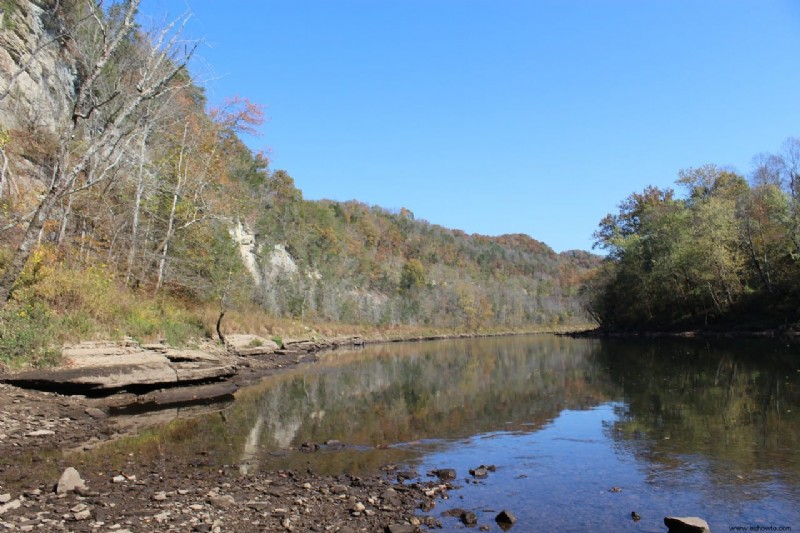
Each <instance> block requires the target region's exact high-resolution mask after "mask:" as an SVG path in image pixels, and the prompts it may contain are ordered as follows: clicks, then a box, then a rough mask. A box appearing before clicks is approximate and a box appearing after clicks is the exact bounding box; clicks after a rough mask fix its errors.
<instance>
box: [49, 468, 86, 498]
mask: <svg viewBox="0 0 800 533" xmlns="http://www.w3.org/2000/svg"><path fill="white" fill-rule="evenodd" d="M85 488H86V482H85V481H84V480H83V479H82V478H81V475H80V474H79V473H78V471H77V470H75V469H74V468H72V467H71V466H70V467H69V468H67V469H66V470H64V473H63V474H61V477H60V478H59V479H58V484H56V494H66V493H68V492H69V491H75V490H76V489H85Z"/></svg>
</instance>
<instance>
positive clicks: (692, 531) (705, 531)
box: [664, 516, 711, 533]
mask: <svg viewBox="0 0 800 533" xmlns="http://www.w3.org/2000/svg"><path fill="white" fill-rule="evenodd" d="M664 525H665V526H667V528H669V533H711V528H710V527H708V522H706V521H705V520H703V519H702V518H698V517H696V516H665V517H664Z"/></svg>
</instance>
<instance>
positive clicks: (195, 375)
mask: <svg viewBox="0 0 800 533" xmlns="http://www.w3.org/2000/svg"><path fill="white" fill-rule="evenodd" d="M63 356H64V359H65V365H64V367H63V368H60V369H56V370H35V371H31V372H21V373H19V374H12V375H8V376H4V378H3V381H5V382H6V383H10V384H12V385H17V386H21V387H35V388H39V389H42V390H55V391H60V392H77V393H80V394H89V395H103V394H108V393H112V392H116V391H119V390H127V389H132V390H138V391H143V390H153V389H156V388H161V387H171V386H183V385H191V384H199V383H205V382H211V381H216V380H219V379H223V378H227V377H230V376H232V375H233V374H235V373H236V366H235V365H234V364H232V363H230V362H228V361H225V360H223V359H221V358H219V357H216V356H214V355H212V354H209V353H207V352H204V351H201V350H178V349H174V348H170V347H168V346H164V345H147V346H139V345H137V344H136V343H134V342H131V341H127V342H123V343H118V344H117V343H82V344H79V345H78V346H75V347H72V348H68V349H65V350H64V352H63ZM225 394H229V391H227V392H225Z"/></svg>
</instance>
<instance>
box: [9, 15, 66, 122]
mask: <svg viewBox="0 0 800 533" xmlns="http://www.w3.org/2000/svg"><path fill="white" fill-rule="evenodd" d="M55 9H56V7H55V6H54V3H53V2H52V1H50V0H40V1H37V2H34V1H30V0H0V127H2V128H3V129H4V130H17V129H27V130H29V131H41V130H45V131H48V132H52V133H55V132H56V131H57V129H58V124H60V123H61V122H62V121H63V120H64V119H65V118H68V115H69V113H70V109H71V102H72V100H73V98H74V96H75V94H74V90H75V89H74V85H75V79H76V68H75V60H74V58H73V57H72V56H71V54H70V52H69V48H68V46H67V45H66V44H65V43H67V40H66V39H65V38H64V29H63V26H62V25H61V24H60V22H59V20H60V19H59V17H58V16H57V15H56V14H55V13H54V10H55Z"/></svg>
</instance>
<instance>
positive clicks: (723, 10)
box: [142, 0, 800, 251]
mask: <svg viewBox="0 0 800 533" xmlns="http://www.w3.org/2000/svg"><path fill="white" fill-rule="evenodd" d="M186 10H189V11H191V12H192V13H193V15H192V19H191V21H190V23H189V26H188V29H187V35H188V36H189V37H193V38H201V39H203V41H204V44H203V45H202V46H201V48H200V50H199V52H198V55H197V57H196V59H195V60H194V64H193V65H192V71H193V73H194V75H195V76H196V77H198V78H200V79H203V80H207V81H206V82H205V86H206V89H207V94H208V97H209V100H210V102H211V103H212V104H213V103H215V102H219V101H221V100H222V99H223V98H225V97H226V96H233V95H240V96H244V97H247V98H249V99H251V100H253V101H255V102H257V103H259V104H262V105H264V106H265V110H266V115H267V117H268V122H267V123H266V124H265V125H264V126H263V127H262V131H263V135H262V136H261V137H258V138H255V139H249V140H248V143H249V144H250V146H251V147H252V148H254V149H260V148H265V149H268V150H270V151H271V160H272V168H273V169H278V168H282V169H285V170H287V171H288V172H289V174H291V175H292V176H293V177H294V179H295V182H296V184H297V186H298V187H299V188H300V189H302V191H303V193H304V196H305V197H306V198H309V199H320V198H330V199H335V200H349V199H356V200H360V201H362V202H365V203H367V204H371V205H380V206H383V207H386V208H395V209H399V208H400V207H407V208H409V209H411V210H412V211H413V212H414V213H415V215H416V216H417V218H424V219H426V220H428V221H429V222H431V223H435V224H440V225H443V226H447V227H451V228H458V229H462V230H464V231H467V232H469V233H481V234H485V235H500V234H503V233H527V234H528V235H530V236H532V237H533V238H535V239H538V240H541V241H544V242H545V243H547V244H548V245H550V246H551V247H553V248H554V249H555V250H556V251H563V250H567V249H575V248H578V249H590V247H591V244H592V239H591V234H592V232H593V231H594V230H595V228H596V227H597V223H598V221H599V220H600V218H602V217H603V215H605V214H606V213H608V212H612V211H614V210H615V209H616V205H617V204H618V203H619V202H620V201H621V200H622V199H623V198H625V197H626V196H627V195H629V194H630V193H632V192H634V191H640V190H642V189H643V188H644V187H645V186H647V185H651V184H652V185H658V186H662V187H666V186H671V185H672V184H673V182H674V181H675V179H676V178H677V172H678V170H680V169H681V168H686V167H691V166H698V165H702V164H705V163H716V164H718V165H730V166H733V167H734V168H736V169H737V170H739V171H740V172H743V173H747V172H749V170H750V163H751V159H752V157H753V156H754V155H755V154H757V153H759V152H764V151H772V152H774V151H777V150H778V149H779V147H780V144H781V143H782V142H783V140H784V139H786V138H787V137H789V136H800V2H799V1H797V0H785V1H770V0H749V1H743V0H582V1H577V0H550V1H538V0H530V1H512V0H358V1H357V0H346V1H345V0H341V1H340V0H317V1H309V0H282V1H277V0H259V1H230V0H229V1H222V0H143V6H142V20H143V21H145V20H146V19H149V18H150V17H154V18H155V19H156V20H163V19H164V17H165V16H177V15H179V14H181V13H182V12H184V11H186Z"/></svg>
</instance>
